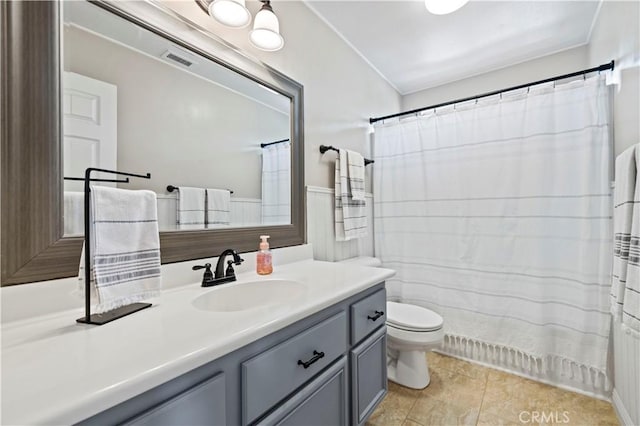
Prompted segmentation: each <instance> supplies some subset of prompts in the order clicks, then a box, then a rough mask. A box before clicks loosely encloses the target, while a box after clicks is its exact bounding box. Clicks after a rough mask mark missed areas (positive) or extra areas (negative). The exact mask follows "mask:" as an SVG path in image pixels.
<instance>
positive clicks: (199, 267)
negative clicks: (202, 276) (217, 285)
mask: <svg viewBox="0 0 640 426" xmlns="http://www.w3.org/2000/svg"><path fill="white" fill-rule="evenodd" d="M205 268H206V269H207V270H208V271H209V272H211V264H210V263H205V264H204V265H196V266H194V267H193V268H191V269H193V270H194V271H197V270H198V269H205ZM206 272H207V271H205V273H206Z"/></svg>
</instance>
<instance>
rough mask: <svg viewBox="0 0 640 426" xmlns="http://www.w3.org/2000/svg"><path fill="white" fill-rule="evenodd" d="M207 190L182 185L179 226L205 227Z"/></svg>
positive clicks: (180, 227)
mask: <svg viewBox="0 0 640 426" xmlns="http://www.w3.org/2000/svg"><path fill="white" fill-rule="evenodd" d="M205 196H206V193H205V190H204V188H191V187H188V186H181V187H180V189H179V190H178V228H179V229H204V225H205V217H206V211H205Z"/></svg>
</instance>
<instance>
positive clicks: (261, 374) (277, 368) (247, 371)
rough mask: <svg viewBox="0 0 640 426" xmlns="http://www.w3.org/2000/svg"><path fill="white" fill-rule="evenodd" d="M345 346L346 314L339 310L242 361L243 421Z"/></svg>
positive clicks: (309, 376)
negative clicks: (312, 325)
mask: <svg viewBox="0 0 640 426" xmlns="http://www.w3.org/2000/svg"><path fill="white" fill-rule="evenodd" d="M346 350H347V316H346V314H345V312H340V313H338V314H336V315H334V316H332V317H331V318H328V319H326V320H324V321H322V322H321V323H319V324H318V325H316V326H314V327H312V328H310V329H309V330H307V331H305V332H303V333H300V334H298V335H297V336H295V337H292V338H291V339H289V340H287V341H285V342H283V343H281V344H279V345H277V346H275V347H273V348H271V349H269V350H268V351H266V352H263V353H262V354H260V355H258V356H255V357H253V358H251V359H250V360H248V361H246V362H243V363H242V400H243V401H242V402H243V404H242V410H243V413H242V420H243V424H245V425H246V424H249V423H251V422H253V421H255V420H256V419H257V418H258V417H259V416H261V415H262V414H264V413H265V412H266V411H267V410H268V409H269V408H271V407H273V406H275V405H276V403H278V402H279V401H281V400H282V399H283V398H284V397H286V396H287V395H288V394H289V393H291V392H293V391H294V390H295V389H297V388H298V387H300V386H301V385H302V384H304V383H305V382H307V381H308V380H310V379H312V378H313V377H314V376H315V375H316V374H318V373H319V372H321V371H322V370H323V369H324V368H325V367H327V366H328V365H329V364H331V363H332V362H333V361H335V360H336V359H337V358H338V357H340V355H342V354H343V353H345V352H346ZM303 363H307V364H306V368H305V365H301V364H303Z"/></svg>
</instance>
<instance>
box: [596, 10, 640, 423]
mask: <svg viewBox="0 0 640 426" xmlns="http://www.w3.org/2000/svg"><path fill="white" fill-rule="evenodd" d="M588 53H589V64H590V65H591V66H592V65H597V64H600V63H603V62H608V61H610V60H611V59H613V60H615V61H616V69H617V70H619V71H620V83H621V84H620V88H619V91H618V90H616V91H614V99H613V109H614V116H613V123H614V126H613V127H614V138H615V144H616V147H615V148H616V154H620V153H621V152H622V151H624V150H625V149H626V148H628V147H629V146H631V145H633V144H635V143H640V69H639V66H640V3H638V2H637V1H625V2H621V1H605V2H603V4H602V8H601V10H600V15H599V16H598V20H597V21H596V24H595V26H594V28H593V32H592V36H591V42H590V44H589V51H588ZM612 338H613V357H612V359H613V373H614V374H613V376H614V377H613V382H614V391H613V402H614V406H615V408H616V411H617V412H618V415H619V417H620V418H621V420H622V421H623V422H624V423H625V424H629V425H632V424H633V425H639V424H640V367H638V363H639V362H640V361H639V360H640V339H636V338H634V337H633V336H631V335H629V334H626V333H624V332H622V331H621V330H620V325H619V324H617V323H614V324H612Z"/></svg>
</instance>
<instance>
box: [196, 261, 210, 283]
mask: <svg viewBox="0 0 640 426" xmlns="http://www.w3.org/2000/svg"><path fill="white" fill-rule="evenodd" d="M191 269H193V270H194V271H197V270H199V269H204V275H203V276H202V286H203V287H209V286H210V285H211V283H213V272H211V264H210V263H205V264H204V265H196V266H194V267H193V268H191Z"/></svg>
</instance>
